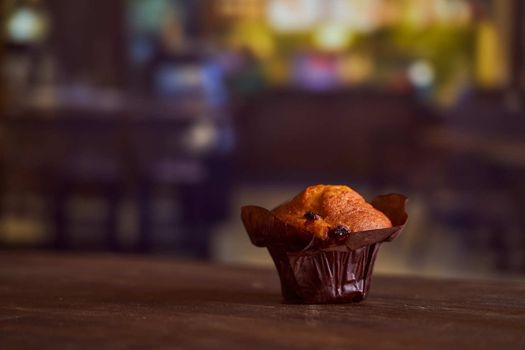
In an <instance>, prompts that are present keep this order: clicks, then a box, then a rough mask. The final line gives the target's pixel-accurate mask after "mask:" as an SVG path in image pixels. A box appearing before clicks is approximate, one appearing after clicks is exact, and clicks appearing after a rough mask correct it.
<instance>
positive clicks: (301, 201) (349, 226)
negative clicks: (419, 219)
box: [272, 185, 392, 240]
mask: <svg viewBox="0 0 525 350" xmlns="http://www.w3.org/2000/svg"><path fill="white" fill-rule="evenodd" d="M272 213H273V214H274V215H275V216H277V217H278V218H279V219H280V220H282V221H283V222H285V223H287V224H289V225H292V226H294V227H296V228H299V229H302V230H305V231H308V232H311V233H312V234H313V235H314V236H315V237H317V238H319V239H323V240H324V239H328V238H329V237H330V238H337V237H344V236H346V235H347V234H349V233H352V232H359V231H367V230H376V229H384V228H389V227H392V223H391V222H390V220H389V219H388V218H387V217H386V216H385V214H383V213H382V212H380V211H379V210H377V209H375V208H374V207H373V206H372V205H370V204H369V203H367V202H366V201H365V199H364V198H363V197H362V196H361V195H360V194H359V193H357V192H356V191H354V190H352V189H351V188H350V187H348V186H342V185H340V186H339V185H314V186H309V187H307V188H306V189H305V190H304V191H302V192H301V193H299V194H298V195H297V196H295V197H294V198H293V199H292V200H291V201H289V202H286V203H284V204H282V205H280V206H278V207H277V208H275V209H273V210H272Z"/></svg>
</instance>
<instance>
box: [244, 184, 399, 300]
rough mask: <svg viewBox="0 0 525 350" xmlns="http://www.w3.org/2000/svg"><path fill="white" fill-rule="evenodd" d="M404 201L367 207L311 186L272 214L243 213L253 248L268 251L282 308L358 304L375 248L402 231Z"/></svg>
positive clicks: (339, 192)
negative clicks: (285, 305) (286, 304)
mask: <svg viewBox="0 0 525 350" xmlns="http://www.w3.org/2000/svg"><path fill="white" fill-rule="evenodd" d="M405 204H406V197H405V196H403V195H400V194H389V195H383V196H379V197H377V198H375V199H374V200H373V201H372V202H371V203H368V202H367V201H366V200H365V199H364V198H363V197H362V196H361V195H360V194H359V193H357V192H356V191H354V190H352V189H351V188H350V187H348V186H341V185H315V186H310V187H308V188H306V189H305V190H304V191H302V192H301V193H299V194H298V195H297V196H295V197H294V198H293V199H291V200H290V201H288V202H286V203H284V204H282V205H279V206H278V207H276V208H275V209H273V210H272V211H269V210H267V209H265V208H261V207H257V206H245V207H243V208H242V213H241V217H242V221H243V223H244V226H245V228H246V231H247V232H248V235H249V236H250V239H251V241H252V243H253V244H255V245H256V246H259V247H267V248H268V250H269V253H270V255H271V257H272V259H273V261H274V263H275V266H276V268H277V271H278V273H279V277H280V280H281V290H282V294H283V297H284V300H285V301H286V302H294V303H337V302H356V301H360V300H363V299H364V298H365V297H366V296H367V294H368V291H369V288H370V279H371V275H372V269H373V265H374V261H375V258H376V255H377V252H378V249H379V246H380V244H381V243H382V242H384V241H389V240H392V239H394V238H395V237H397V236H398V235H399V233H400V232H401V230H402V228H403V227H404V225H405V223H406V220H407V214H406V212H405Z"/></svg>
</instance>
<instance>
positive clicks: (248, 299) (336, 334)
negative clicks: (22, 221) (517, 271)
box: [0, 251, 525, 350]
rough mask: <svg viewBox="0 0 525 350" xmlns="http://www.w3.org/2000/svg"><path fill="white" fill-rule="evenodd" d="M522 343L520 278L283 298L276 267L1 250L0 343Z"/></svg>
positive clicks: (385, 284) (411, 281)
mask: <svg viewBox="0 0 525 350" xmlns="http://www.w3.org/2000/svg"><path fill="white" fill-rule="evenodd" d="M296 347H298V348H309V349H332V348H336V349H337V348H339V349H349V348H355V349H447V350H452V349H497V350H502V349H505V350H506V349H525V283H518V282H496V281H462V280H431V279H419V278H411V277H387V276H375V279H374V281H373V286H372V292H371V294H370V296H369V298H368V299H367V300H366V301H364V302H362V303H359V304H346V305H284V304H282V303H281V298H280V295H279V285H278V280H277V276H276V274H275V272H274V271H273V270H267V269H257V268H248V267H231V266H214V265H206V264H193V263H182V262H177V261H173V260H171V259H161V258H143V257H114V256H99V255H97V256H72V255H51V254H40V253H38V254H37V253H13V252H1V251H0V348H1V349H6V350H7V349H64V348H67V349H125V348H126V349H127V348H131V349H150V348H166V349H176V348H184V349H224V350H226V349H246V348H249V349H292V348H293V349H294V348H296Z"/></svg>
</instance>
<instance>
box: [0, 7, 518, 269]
mask: <svg viewBox="0 0 525 350" xmlns="http://www.w3.org/2000/svg"><path fill="white" fill-rule="evenodd" d="M0 17H1V19H0V23H1V24H2V37H1V40H2V42H1V45H0V60H1V68H2V79H1V80H0V84H1V86H0V246H1V247H2V249H4V250H5V249H10V250H15V249H46V250H55V251H73V252H76V253H84V252H86V251H107V252H120V253H140V254H157V255H170V256H176V257H179V258H183V259H201V260H211V261H214V262H221V263H222V262H227V263H251V264H260V265H271V264H272V262H271V260H270V257H269V255H268V253H267V252H266V251H265V250H264V249H258V248H255V247H253V246H252V245H251V244H250V242H249V240H248V238H247V236H246V234H245V233H244V229H243V227H242V224H241V222H240V218H239V215H240V210H239V208H240V206H241V205H244V204H256V205H260V206H265V207H269V208H272V207H274V206H276V205H277V204H279V203H281V202H282V201H284V200H286V199H288V198H290V197H291V196H293V195H295V194H296V193H298V192H299V191H301V190H302V189H303V188H304V187H306V186H307V185H309V184H315V183H334V184H348V185H350V186H352V187H353V188H354V189H356V190H357V191H359V192H360V193H362V194H363V195H365V197H367V198H368V199H372V198H373V197H374V196H375V195H377V194H381V193H385V192H400V193H404V194H406V195H407V196H408V197H409V198H410V207H409V213H410V220H409V225H408V227H407V229H406V231H405V232H404V234H403V235H402V236H401V237H400V238H399V239H398V240H396V241H395V242H394V243H391V244H385V245H383V247H382V250H381V253H380V254H379V260H378V263H377V265H376V269H377V271H380V272H384V273H410V274H420V275H426V276H470V277H501V278H523V277H525V216H524V210H525V110H524V102H525V100H524V92H525V22H524V21H523V18H525V2H523V1H521V0H497V1H496V0H193V1H183V0H147V1H146V0H142V1H141V0H112V1H104V0H75V1H69V0H6V1H2V3H1V7H0Z"/></svg>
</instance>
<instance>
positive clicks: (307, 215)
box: [304, 211, 321, 221]
mask: <svg viewBox="0 0 525 350" xmlns="http://www.w3.org/2000/svg"><path fill="white" fill-rule="evenodd" d="M304 218H305V219H306V220H310V221H313V220H319V219H320V218H321V217H320V216H319V215H317V214H316V213H314V212H313V211H307V212H306V213H304Z"/></svg>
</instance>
